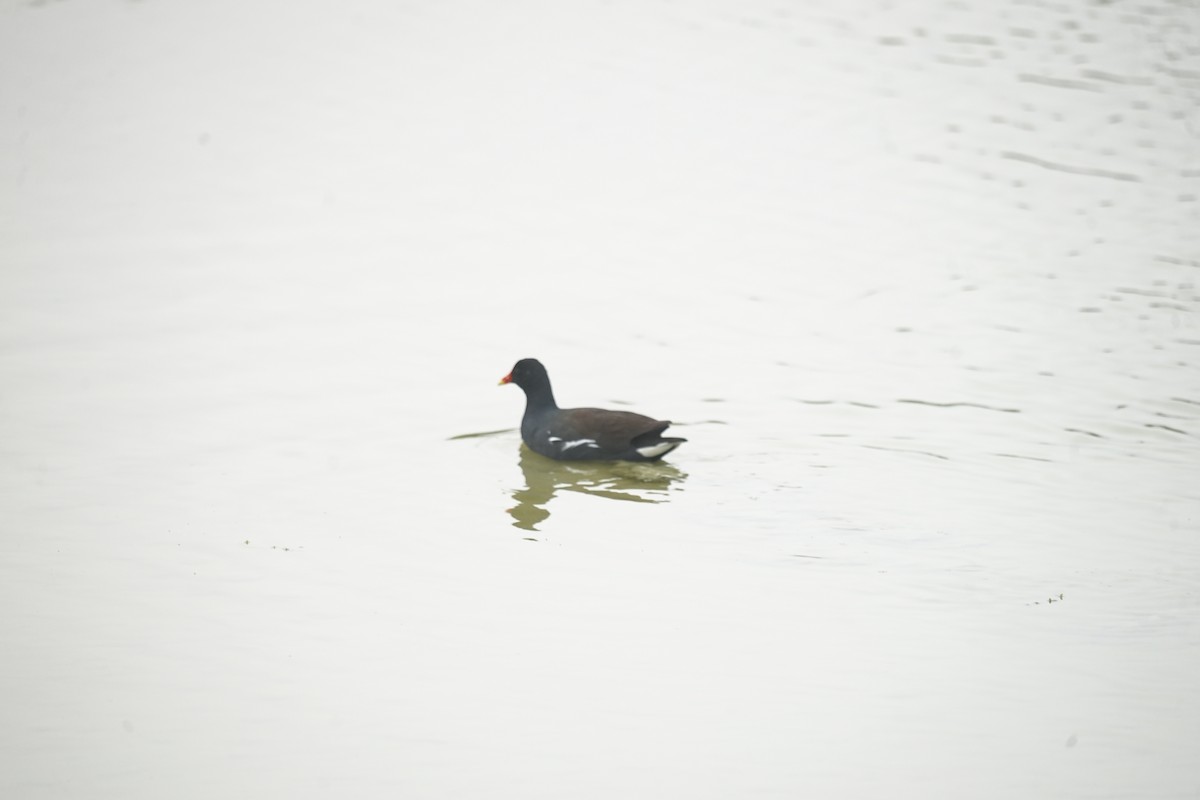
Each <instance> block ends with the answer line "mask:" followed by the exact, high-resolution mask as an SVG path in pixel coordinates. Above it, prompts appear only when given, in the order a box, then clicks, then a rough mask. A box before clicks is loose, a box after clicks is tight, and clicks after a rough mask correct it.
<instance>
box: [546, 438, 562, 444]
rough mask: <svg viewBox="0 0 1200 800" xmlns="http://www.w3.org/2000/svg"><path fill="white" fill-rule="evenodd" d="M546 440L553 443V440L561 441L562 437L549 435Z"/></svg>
mask: <svg viewBox="0 0 1200 800" xmlns="http://www.w3.org/2000/svg"><path fill="white" fill-rule="evenodd" d="M546 441H548V442H550V443H551V444H553V443H554V442H561V441H562V439H560V438H558V437H557V436H551V437H550V438H548V439H546Z"/></svg>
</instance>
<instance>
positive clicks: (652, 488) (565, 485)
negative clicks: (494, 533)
mask: <svg viewBox="0 0 1200 800" xmlns="http://www.w3.org/2000/svg"><path fill="white" fill-rule="evenodd" d="M519 463H520V465H521V472H522V473H523V474H524V476H525V486H524V487H523V488H521V489H514V490H513V492H512V497H513V499H514V500H516V501H517V504H516V505H515V506H513V507H512V508H510V509H508V514H509V516H511V517H512V518H513V525H514V526H516V527H518V528H521V529H523V530H527V531H536V530H538V527H537V526H538V525H540V524H542V523H544V522H545V521H546V520H547V519H549V518H550V509H549V506H550V501H551V500H553V499H554V497H555V495H557V494H558V492H560V491H564V492H582V493H583V494H590V495H594V496H596V497H604V498H608V499H609V500H628V501H630V502H634V503H664V502H666V501H667V499H668V498H669V492H670V489H671V486H672V484H674V483H676V482H678V481H682V480H684V479H685V478H687V473H685V472H683V471H681V470H680V469H679V468H678V467H675V466H673V465H671V464H667V463H664V462H657V463H636V462H632V461H555V460H553V459H550V458H545V457H544V456H540V455H538V454H537V453H535V452H533V451H532V450H530V449H529V448H528V447H526V446H525V445H524V444H522V445H521V457H520V462H519Z"/></svg>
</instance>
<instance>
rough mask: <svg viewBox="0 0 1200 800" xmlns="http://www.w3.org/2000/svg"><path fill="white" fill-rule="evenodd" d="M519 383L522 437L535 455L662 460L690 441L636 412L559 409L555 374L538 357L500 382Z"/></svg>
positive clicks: (564, 458)
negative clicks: (553, 381)
mask: <svg viewBox="0 0 1200 800" xmlns="http://www.w3.org/2000/svg"><path fill="white" fill-rule="evenodd" d="M506 383H515V384H516V385H517V386H520V387H521V388H522V389H523V390H524V391H525V416H524V417H522V418H521V438H522V439H523V440H524V441H525V444H527V445H529V448H530V449H531V450H533V451H534V452H535V453H541V454H542V455H544V456H547V457H549V458H556V459H559V460H560V461H584V460H587V461H598V460H609V459H616V460H621V461H658V460H659V459H660V458H662V457H663V456H665V455H666V454H667V453H669V452H671V451H672V450H674V449H675V448H676V447H679V445H681V444H683V443H684V442H686V441H687V439H680V438H678V437H670V436H663V435H662V432H663V431H665V430H666V429H667V426H668V425H670V424H671V423H670V422H664V421H662V420H657V419H651V418H650V417H645V416H642V415H641V414H634V413H633V412H631V411H606V410H604V409H601V408H559V407H558V404H557V403H555V402H554V392H552V391H551V390H550V376H549V375H547V374H546V368H545V367H543V366H542V362H540V361H538V360H537V359H536V358H523V359H521V360H520V361H518V362H517V363H516V365H515V366H513V368H512V372H510V373H508V374H507V375H505V376H504V377H503V378H501V379H500V385H502V386H503V385H504V384H506Z"/></svg>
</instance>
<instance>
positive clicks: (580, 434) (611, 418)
mask: <svg viewBox="0 0 1200 800" xmlns="http://www.w3.org/2000/svg"><path fill="white" fill-rule="evenodd" d="M561 422H562V423H564V424H565V425H564V427H563V428H562V429H561V430H560V431H557V432H556V435H558V436H562V437H564V438H567V437H569V438H588V439H595V440H596V444H598V445H600V447H601V448H602V449H604V450H623V449H625V448H627V447H629V445H630V443H631V442H632V441H633V440H634V439H635V438H637V437H638V436H644V435H646V434H655V433H662V432H663V431H664V430H666V428H667V426H668V425H670V424H671V423H670V422H664V421H662V420H657V419H652V418H650V417H647V416H645V415H644V414H635V413H633V412H632V411H609V410H606V409H603V408H572V409H565V410H564V411H563V415H562V417H561Z"/></svg>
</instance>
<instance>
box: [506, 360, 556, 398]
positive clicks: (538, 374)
mask: <svg viewBox="0 0 1200 800" xmlns="http://www.w3.org/2000/svg"><path fill="white" fill-rule="evenodd" d="M506 383H515V384H516V385H517V386H520V387H521V388H522V389H524V390H525V391H526V392H528V391H529V390H530V389H534V388H540V387H542V386H543V385H546V386H548V385H549V384H550V376H549V375H547V374H546V368H545V367H543V366H542V362H540V361H538V360H537V359H536V358H522V359H521V360H520V361H518V362H517V363H516V364H514V365H513V368H512V372H510V373H508V374H507V375H505V376H504V377H503V378H501V379H500V384H501V385H503V384H506Z"/></svg>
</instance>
